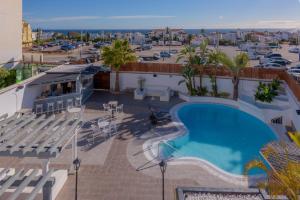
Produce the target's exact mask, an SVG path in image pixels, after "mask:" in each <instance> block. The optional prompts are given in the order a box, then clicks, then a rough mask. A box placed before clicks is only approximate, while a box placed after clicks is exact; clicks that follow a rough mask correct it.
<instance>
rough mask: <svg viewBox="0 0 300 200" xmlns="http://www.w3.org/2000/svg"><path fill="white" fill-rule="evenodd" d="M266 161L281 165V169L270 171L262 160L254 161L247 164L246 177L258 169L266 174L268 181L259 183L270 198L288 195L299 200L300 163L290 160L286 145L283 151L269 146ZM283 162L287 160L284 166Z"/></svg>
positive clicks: (282, 147)
mask: <svg viewBox="0 0 300 200" xmlns="http://www.w3.org/2000/svg"><path fill="white" fill-rule="evenodd" d="M263 155H264V157H265V158H266V159H269V158H270V159H272V160H273V162H274V163H281V169H280V170H275V169H269V168H268V167H267V166H266V164H265V163H264V162H263V161H262V160H253V161H250V162H249V163H247V164H246V166H245V172H244V173H245V175H247V174H248V173H249V171H250V170H252V169H255V168H258V169H261V170H263V171H265V172H266V174H267V179H266V181H265V182H262V183H259V185H258V186H259V187H260V188H263V189H266V190H267V191H268V193H269V194H270V196H271V197H272V198H273V197H276V196H278V195H286V196H287V197H288V198H289V199H290V200H298V194H299V192H300V163H299V162H296V161H294V160H292V159H290V157H289V154H288V151H287V149H286V147H285V145H284V144H282V145H281V150H280V151H279V150H278V149H277V148H276V150H275V148H273V147H271V146H268V147H267V148H266V150H265V151H264V152H263ZM282 160H285V162H284V164H282Z"/></svg>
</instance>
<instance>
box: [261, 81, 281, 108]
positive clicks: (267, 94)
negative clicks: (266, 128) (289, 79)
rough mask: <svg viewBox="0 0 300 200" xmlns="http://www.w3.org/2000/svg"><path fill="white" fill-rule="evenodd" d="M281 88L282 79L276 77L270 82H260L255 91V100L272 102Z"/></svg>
mask: <svg viewBox="0 0 300 200" xmlns="http://www.w3.org/2000/svg"><path fill="white" fill-rule="evenodd" d="M279 88H280V81H279V80H278V79H274V80H273V81H272V82H271V83H270V84H265V83H262V82H259V85H258V87H257V90H256V93H255V100H259V101H262V102H267V103H271V102H272V101H273V99H274V97H276V96H278V89H279Z"/></svg>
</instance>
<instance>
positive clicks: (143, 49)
mask: <svg viewBox="0 0 300 200" xmlns="http://www.w3.org/2000/svg"><path fill="white" fill-rule="evenodd" d="M141 49H142V51H146V50H150V49H152V45H150V44H143V45H142V46H141Z"/></svg>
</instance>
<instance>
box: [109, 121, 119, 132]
mask: <svg viewBox="0 0 300 200" xmlns="http://www.w3.org/2000/svg"><path fill="white" fill-rule="evenodd" d="M109 129H110V131H111V133H113V134H116V133H117V132H118V123H117V121H116V120H114V121H112V122H111V123H110V124H109Z"/></svg>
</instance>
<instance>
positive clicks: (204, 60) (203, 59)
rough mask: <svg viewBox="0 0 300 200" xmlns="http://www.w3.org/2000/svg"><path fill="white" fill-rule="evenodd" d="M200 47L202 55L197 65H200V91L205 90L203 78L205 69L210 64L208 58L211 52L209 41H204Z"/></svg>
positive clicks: (200, 54)
mask: <svg viewBox="0 0 300 200" xmlns="http://www.w3.org/2000/svg"><path fill="white" fill-rule="evenodd" d="M199 47H200V53H199V56H198V58H196V60H197V61H196V64H198V65H199V77H200V89H203V86H202V76H203V71H204V67H205V66H206V65H207V63H208V57H209V52H210V50H209V49H208V40H203V41H202V43H201V44H200V46H199Z"/></svg>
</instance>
